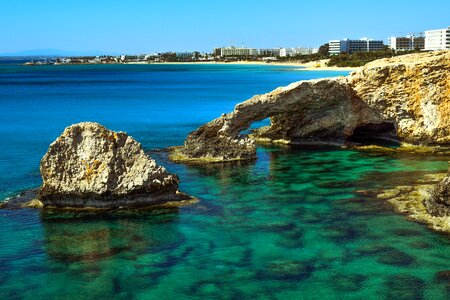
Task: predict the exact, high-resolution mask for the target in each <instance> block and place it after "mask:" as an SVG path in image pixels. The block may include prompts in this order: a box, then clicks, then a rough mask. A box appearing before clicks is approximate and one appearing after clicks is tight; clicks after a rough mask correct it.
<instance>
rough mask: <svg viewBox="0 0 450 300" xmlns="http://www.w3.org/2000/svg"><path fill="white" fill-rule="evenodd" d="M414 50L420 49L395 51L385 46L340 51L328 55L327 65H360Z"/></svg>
mask: <svg viewBox="0 0 450 300" xmlns="http://www.w3.org/2000/svg"><path fill="white" fill-rule="evenodd" d="M414 52H420V50H413V51H402V52H395V51H394V50H391V49H388V48H386V49H384V50H381V51H371V52H355V53H352V54H346V53H341V54H339V55H330V56H329V58H330V61H329V62H328V66H336V67H360V66H363V65H365V64H367V63H368V62H371V61H374V60H377V59H380V58H387V57H394V56H399V55H405V54H410V53H414Z"/></svg>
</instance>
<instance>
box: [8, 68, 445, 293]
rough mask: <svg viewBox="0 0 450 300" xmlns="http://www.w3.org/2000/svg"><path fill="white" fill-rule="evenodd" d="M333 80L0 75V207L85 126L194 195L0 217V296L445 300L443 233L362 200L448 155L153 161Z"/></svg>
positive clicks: (437, 167)
mask: <svg viewBox="0 0 450 300" xmlns="http://www.w3.org/2000/svg"><path fill="white" fill-rule="evenodd" d="M154 68H156V70H155V69H154ZM159 68H160V69H159ZM166 68H169V69H166ZM332 75H335V74H333V73H328V72H305V71H293V70H290V69H288V68H280V67H270V66H249V67H241V66H240V67H236V66H232V65H229V66H228V65H227V66H208V67H206V66H167V67H166V66H70V67H57V68H56V69H51V67H41V68H25V67H18V66H0V97H1V98H0V100H1V106H2V110H1V111H0V117H1V118H0V122H1V123H0V132H1V133H2V136H3V139H1V143H3V144H2V145H1V146H2V147H0V149H1V150H0V171H1V175H0V177H1V178H0V190H1V195H2V199H4V198H5V197H7V196H11V195H15V194H17V192H18V191H20V190H23V189H27V188H32V187H37V186H38V185H39V183H40V179H39V172H38V164H39V159H40V157H41V156H42V155H43V154H44V153H45V150H46V148H47V147H48V144H49V143H50V142H51V141H52V140H53V139H55V138H56V136H58V135H59V134H60V132H61V131H62V130H63V128H64V127H65V126H67V125H70V124H71V123H74V122H78V121H81V120H87V119H89V120H93V121H98V122H101V123H104V124H105V125H107V126H108V127H110V128H112V129H115V130H125V131H128V132H130V133H131V134H132V135H133V136H134V137H136V138H137V139H138V140H139V141H141V142H142V144H143V146H144V147H145V148H146V149H147V150H150V151H149V154H150V155H151V156H152V157H154V158H155V159H156V160H157V161H158V162H160V163H162V164H163V165H165V166H167V168H168V169H169V170H170V171H172V172H175V173H177V174H178V175H179V177H180V179H181V181H182V183H181V189H182V190H183V191H184V192H186V193H189V194H192V195H195V196H197V197H198V198H200V200H201V201H200V203H198V204H196V205H192V206H188V207H183V208H180V209H171V210H169V209H160V210H155V211H151V212H140V213H137V212H134V213H132V212H130V213H120V214H117V213H116V214H101V215H92V214H88V213H85V214H71V213H55V212H45V213H41V212H38V211H35V210H16V211H6V210H0V215H1V216H0V226H1V228H2V230H1V232H0V237H1V241H2V246H1V247H0V298H1V299H11V298H24V299H47V298H63V299H80V298H84V299H103V298H114V299H154V298H161V299H177V298H194V299H207V298H219V299H220V298H223V299H234V298H236V299H238V298H239V299H254V298H268V299H272V298H273V299H277V298H283V299H294V298H309V299H316V298H325V299H330V298H334V299H336V298H337V299H339V298H350V299H361V298H369V299H379V298H385V299H392V298H395V299H421V298H424V299H446V298H448V297H449V296H450V285H449V278H448V277H446V276H445V274H442V273H441V274H438V272H440V271H444V270H450V263H449V262H450V243H449V241H450V240H449V239H448V237H447V236H445V235H442V234H437V233H434V232H432V231H430V230H428V229H427V228H425V227H424V226H422V225H419V224H416V223H413V222H410V221H408V220H406V219H405V218H404V217H403V216H400V215H397V214H395V213H393V212H392V209H391V208H390V207H389V206H388V205H386V204H385V203H383V202H382V201H380V200H377V199H375V198H374V197H373V196H370V195H371V193H360V191H364V190H369V191H370V190H373V189H382V188H389V187H393V186H396V185H399V184H401V185H404V184H408V183H412V182H414V181H415V180H416V179H417V178H418V177H420V176H422V175H423V174H426V173H430V172H440V171H444V170H446V169H447V160H448V159H449V158H448V157H433V156H417V155H411V154H395V155H390V156H387V155H380V154H372V153H363V152H357V151H351V150H339V149H333V148H296V147H294V148H290V147H259V148H258V160H257V161H256V162H250V163H240V164H218V165H209V166H186V165H182V164H174V163H171V162H169V161H168V160H167V153H166V152H164V151H153V150H152V149H155V148H162V147H166V146H170V145H176V144H181V143H182V141H183V139H184V137H185V136H186V134H187V133H188V132H189V131H190V130H193V129H195V128H196V127H197V126H198V125H200V124H201V123H203V122H206V121H208V120H210V119H212V118H214V117H217V116H218V115H220V114H221V113H222V112H226V111H230V110H231V109H232V107H233V106H234V105H235V104H236V103H237V102H239V101H241V100H244V99H246V98H248V97H250V96H251V95H253V94H254V93H262V92H266V91H269V90H271V89H272V88H274V87H276V86H278V85H284V84H287V83H289V82H291V81H295V80H299V79H305V78H312V77H324V76H332ZM74 82H77V83H76V84H75V83H74ZM130 82H133V83H130Z"/></svg>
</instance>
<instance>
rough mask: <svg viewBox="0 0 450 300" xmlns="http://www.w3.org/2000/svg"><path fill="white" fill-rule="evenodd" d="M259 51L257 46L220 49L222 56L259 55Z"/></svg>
mask: <svg viewBox="0 0 450 300" xmlns="http://www.w3.org/2000/svg"><path fill="white" fill-rule="evenodd" d="M258 54H259V51H258V49H256V48H237V47H233V46H231V47H226V48H221V49H220V56H222V57H226V56H258Z"/></svg>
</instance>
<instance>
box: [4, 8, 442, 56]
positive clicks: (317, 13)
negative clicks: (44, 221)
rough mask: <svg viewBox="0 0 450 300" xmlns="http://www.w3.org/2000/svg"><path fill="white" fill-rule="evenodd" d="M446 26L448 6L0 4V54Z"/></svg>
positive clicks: (274, 40) (301, 40)
mask: <svg viewBox="0 0 450 300" xmlns="http://www.w3.org/2000/svg"><path fill="white" fill-rule="evenodd" d="M448 26H450V1H448V0H427V1H416V0H409V1H401V0H398V1H394V0H390V1H387V0H377V1H362V0H359V1H336V0H335V1H323V0H318V1H312V0H310V1H302V0H284V1H275V0H270V1H267V0H226V1H221V0H213V1H211V0H209V1H205V0H191V1H181V0H168V1H166V0H160V1H151V0H128V1H124V0H120V1H119V0H108V1H98V0H0V28H1V30H0V53H6V52H16V51H20V50H27V49H62V50H71V51H92V50H96V51H101V52H110V53H148V52H154V51H169V50H174V51H184V50H200V51H211V50H212V48H213V47H220V46H227V45H230V44H234V45H239V46H240V45H242V44H244V45H245V46H251V47H279V46H285V47H292V46H300V45H302V46H316V47H317V46H319V45H321V44H323V43H325V42H327V41H328V40H330V39H338V38H345V37H349V38H360V37H370V38H376V39H383V40H386V39H387V38H388V37H389V36H392V35H406V34H408V33H411V32H420V31H424V30H427V29H437V28H444V27H448Z"/></svg>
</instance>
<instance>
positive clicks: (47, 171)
mask: <svg viewBox="0 0 450 300" xmlns="http://www.w3.org/2000/svg"><path fill="white" fill-rule="evenodd" d="M449 73H450V52H448V51H447V52H435V53H420V54H411V55H404V56H400V57H396V58H391V59H382V60H378V61H374V62H372V63H369V64H367V65H366V66H364V67H363V68H361V69H359V70H358V71H356V72H353V73H352V74H351V75H349V76H347V77H337V78H327V79H316V80H306V81H300V82H295V83H292V84H290V85H288V86H286V87H280V88H277V89H275V90H274V91H272V92H270V93H267V94H264V95H256V96H254V97H252V98H251V99H249V100H247V101H245V102H242V103H240V104H238V105H236V107H235V109H234V111H232V112H230V113H226V114H222V116H220V117H219V118H217V119H215V120H212V121H211V122H209V123H207V124H205V125H203V126H201V127H200V128H199V129H197V130H196V131H193V132H191V133H190V134H189V135H188V137H187V138H186V141H185V143H184V145H183V146H181V147H172V148H171V149H170V152H171V153H170V155H169V157H170V159H172V160H173V161H177V162H183V163H215V162H227V161H245V160H254V159H257V156H256V143H258V142H264V143H278V144H332V145H341V146H345V147H357V148H356V149H358V150H360V151H375V152H377V151H380V152H389V151H394V152H398V151H412V152H420V153H429V151H431V152H439V153H444V155H448V153H449V152H448V149H449V148H448V147H449V145H450V80H449V76H448V74H449ZM266 118H270V121H271V123H270V125H269V126H267V127H263V128H260V129H258V130H255V131H254V132H253V133H252V134H251V135H247V134H243V131H245V130H246V129H248V128H249V127H250V125H251V124H252V123H253V122H255V121H259V120H263V119H266ZM374 140H378V141H380V140H382V141H389V142H393V143H397V144H398V145H400V147H399V148H395V149H393V148H383V147H379V146H377V145H376V142H373V141H374ZM367 141H371V142H369V143H367V144H368V145H371V146H355V145H359V144H360V143H362V144H365V143H366V142H367ZM435 147H437V148H435ZM40 171H41V176H42V179H43V184H42V186H41V187H40V189H39V190H38V191H37V192H32V193H25V194H24V195H22V196H20V197H18V199H20V200H17V201H14V200H13V201H9V202H7V203H2V208H13V209H15V208H44V209H45V208H57V209H91V210H97V209H100V210H103V209H130V208H131V209H134V208H138V209H141V208H145V207H153V206H159V205H166V204H167V205H169V206H172V207H177V206H181V205H185V204H190V203H194V202H195V201H197V200H196V199H195V198H194V197H192V196H189V195H186V194H184V193H182V192H180V191H179V188H178V186H179V178H178V177H177V176H176V175H174V174H170V173H169V172H167V170H166V169H165V168H164V167H162V166H159V165H157V164H156V162H155V161H154V160H153V159H151V158H150V157H148V156H147V155H146V154H145V153H144V151H143V149H142V147H141V145H140V144H139V143H138V142H137V141H135V140H134V139H133V138H131V137H130V136H128V135H127V134H126V133H124V132H114V131H111V130H108V129H107V128H105V127H104V126H102V125H100V124H97V123H91V122H84V123H79V124H75V125H72V126H69V127H67V128H66V129H65V130H64V132H63V133H62V134H61V136H60V137H58V138H57V139H56V140H55V142H53V143H52V144H51V145H50V147H49V150H48V152H47V153H46V154H45V156H44V157H43V158H42V160H41V165H40ZM442 178H444V179H442ZM449 178H450V177H449V176H448V175H447V177H445V174H435V175H427V176H425V177H424V178H419V179H418V181H417V184H416V185H415V186H409V187H405V186H399V187H397V188H395V189H390V190H384V191H379V195H378V198H379V199H383V200H387V201H388V202H389V203H391V204H393V205H394V207H395V208H396V210H397V211H399V212H401V213H404V214H406V215H407V216H408V217H409V218H410V219H413V220H415V221H419V222H422V223H425V224H427V225H428V226H430V227H431V228H433V229H435V230H438V231H445V232H450V199H449V191H450V179H449ZM25 200H26V201H25Z"/></svg>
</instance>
